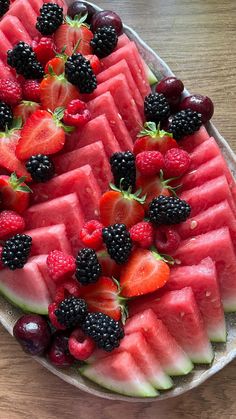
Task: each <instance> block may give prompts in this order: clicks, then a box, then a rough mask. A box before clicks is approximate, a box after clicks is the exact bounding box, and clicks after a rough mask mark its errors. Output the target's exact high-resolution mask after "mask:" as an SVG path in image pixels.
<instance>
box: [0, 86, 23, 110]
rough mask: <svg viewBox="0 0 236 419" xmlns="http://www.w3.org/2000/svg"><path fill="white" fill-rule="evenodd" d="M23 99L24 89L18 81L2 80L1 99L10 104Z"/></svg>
mask: <svg viewBox="0 0 236 419" xmlns="http://www.w3.org/2000/svg"><path fill="white" fill-rule="evenodd" d="M21 99H22V89H21V86H20V84H19V83H18V82H17V81H13V80H0V101H2V102H5V103H7V104H8V105H10V106H15V105H17V104H18V103H19V102H20V101H21Z"/></svg>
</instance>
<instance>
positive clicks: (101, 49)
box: [90, 26, 118, 58]
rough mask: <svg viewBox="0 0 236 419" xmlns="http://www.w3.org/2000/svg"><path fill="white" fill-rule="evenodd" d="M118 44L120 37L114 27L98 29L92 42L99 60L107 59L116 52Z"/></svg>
mask: <svg viewBox="0 0 236 419" xmlns="http://www.w3.org/2000/svg"><path fill="white" fill-rule="evenodd" d="M117 42H118V36H117V33H116V30H115V29H114V28H113V26H104V27H102V28H98V30H97V31H96V32H95V33H94V37H93V39H92V40H91V41H90V45H91V47H92V50H93V53H94V54H96V55H97V56H98V57H99V58H104V57H107V55H109V54H111V53H112V51H114V49H115V47H116V45H117Z"/></svg>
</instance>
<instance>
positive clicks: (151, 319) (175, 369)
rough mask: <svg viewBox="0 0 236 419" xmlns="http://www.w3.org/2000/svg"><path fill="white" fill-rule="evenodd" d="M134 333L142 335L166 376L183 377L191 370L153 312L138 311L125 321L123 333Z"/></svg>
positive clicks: (181, 352)
mask: <svg viewBox="0 0 236 419" xmlns="http://www.w3.org/2000/svg"><path fill="white" fill-rule="evenodd" d="M136 307H137V308H138V306H136ZM135 332H142V333H143V335H144V337H145V339H146V340H147V342H148V343H149V344H150V346H151V347H152V348H153V350H154V351H155V353H156V356H157V358H158V360H159V362H160V364H161V366H162V368H163V370H164V371H165V373H166V374H168V375H171V376H175V375H185V374H188V373H189V372H190V371H191V370H192V368H193V366H192V363H191V361H190V359H189V358H188V356H187V355H186V354H185V352H184V351H183V350H182V349H181V347H180V346H179V345H178V344H177V342H176V340H175V339H174V338H173V337H172V336H171V334H170V333H169V331H168V329H167V327H166V326H165V325H164V323H163V322H162V321H161V320H159V319H158V318H157V316H156V314H155V313H154V311H153V310H151V309H147V310H145V311H140V312H138V313H137V314H136V315H134V316H133V317H130V318H129V319H128V320H127V322H126V324H125V333H126V334H127V335H129V334H132V333H135Z"/></svg>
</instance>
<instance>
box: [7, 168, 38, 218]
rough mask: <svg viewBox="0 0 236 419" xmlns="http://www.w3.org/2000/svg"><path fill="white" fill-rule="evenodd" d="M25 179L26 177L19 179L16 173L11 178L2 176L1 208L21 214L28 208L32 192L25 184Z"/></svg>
mask: <svg viewBox="0 0 236 419" xmlns="http://www.w3.org/2000/svg"><path fill="white" fill-rule="evenodd" d="M25 179H26V178H25V177H22V178H19V179H18V178H17V176H16V174H15V173H12V175H11V176H10V177H9V176H6V175H2V176H0V207H2V208H3V209H7V210H13V211H16V212H18V213H19V214H21V213H22V212H24V211H25V210H26V209H27V208H28V206H29V201H30V197H29V192H31V190H30V188H29V187H28V186H27V185H26V184H25V183H24V182H25Z"/></svg>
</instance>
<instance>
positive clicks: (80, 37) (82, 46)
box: [54, 15, 93, 56]
mask: <svg viewBox="0 0 236 419" xmlns="http://www.w3.org/2000/svg"><path fill="white" fill-rule="evenodd" d="M85 19H86V15H84V16H82V17H79V16H78V17H75V19H71V18H70V17H69V16H67V17H66V21H65V23H64V24H63V25H61V26H60V27H59V28H58V29H57V31H56V32H55V34H54V42H55V45H56V48H57V50H58V51H61V50H63V48H64V46H66V49H65V51H64V52H65V53H66V54H67V55H68V56H70V55H72V53H76V52H80V53H81V54H83V55H90V54H92V49H91V47H90V41H91V39H92V38H93V33H92V32H91V31H90V30H89V26H88V25H87V24H86V23H84V22H85Z"/></svg>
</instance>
